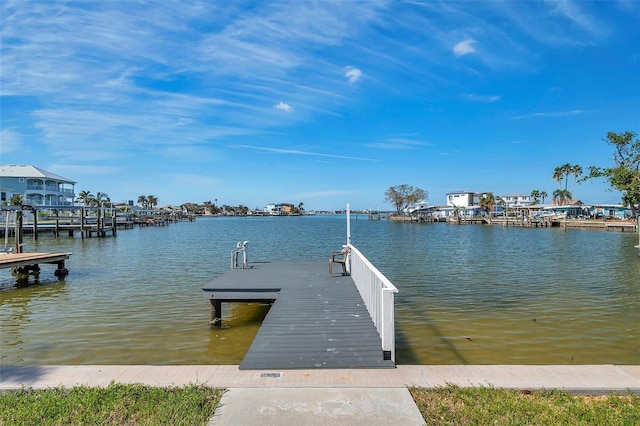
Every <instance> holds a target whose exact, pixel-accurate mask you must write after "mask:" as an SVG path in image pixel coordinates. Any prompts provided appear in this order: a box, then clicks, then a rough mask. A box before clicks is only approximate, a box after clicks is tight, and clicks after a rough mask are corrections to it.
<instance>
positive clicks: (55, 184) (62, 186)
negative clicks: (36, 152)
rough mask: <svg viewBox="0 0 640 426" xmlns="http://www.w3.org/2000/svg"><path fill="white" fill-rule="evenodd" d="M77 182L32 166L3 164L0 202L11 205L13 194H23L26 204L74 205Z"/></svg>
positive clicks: (0, 181) (0, 177)
mask: <svg viewBox="0 0 640 426" xmlns="http://www.w3.org/2000/svg"><path fill="white" fill-rule="evenodd" d="M75 184H76V182H74V181H72V180H71V179H67V178H65V177H62V176H59V175H56V174H54V173H51V172H48V171H46V170H42V169H40V168H38V167H35V166H31V165H25V164H11V165H4V166H0V203H2V204H8V203H9V201H10V200H11V197H12V196H13V195H21V196H22V201H23V203H24V204H30V205H33V206H72V205H73V200H74V199H75V196H76V194H75V189H74V186H75Z"/></svg>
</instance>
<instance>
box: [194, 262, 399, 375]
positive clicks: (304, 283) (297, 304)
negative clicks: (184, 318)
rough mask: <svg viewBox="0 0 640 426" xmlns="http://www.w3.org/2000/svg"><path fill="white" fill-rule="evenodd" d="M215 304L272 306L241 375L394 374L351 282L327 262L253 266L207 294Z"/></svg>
mask: <svg viewBox="0 0 640 426" xmlns="http://www.w3.org/2000/svg"><path fill="white" fill-rule="evenodd" d="M202 290H203V291H204V295H205V298H206V299H208V300H210V301H211V302H212V304H213V302H243V301H244V302H259V301H269V302H273V306H272V307H271V309H270V310H269V313H268V314H267V316H266V317H265V319H264V321H263V323H262V326H261V327H260V330H259V331H258V334H257V335H256V337H255V339H254V341H253V343H252V344H251V347H250V348H249V351H248V352H247V354H246V355H245V357H244V359H243V361H242V362H241V363H240V369H241V370H253V369H301V368H305V369H314V368H394V367H395V365H394V363H393V362H392V361H391V360H385V359H384V356H383V350H382V342H381V338H380V335H379V334H378V332H377V330H376V328H375V326H374V324H373V321H372V319H371V317H370V315H369V312H368V311H367V308H366V307H365V304H364V302H363V300H362V298H361V296H360V294H359V293H358V290H357V288H356V286H355V284H354V283H353V280H352V279H351V277H349V276H340V275H334V276H333V277H329V270H328V264H327V263H325V262H274V263H270V262H269V263H251V264H250V267H249V268H248V269H235V270H231V271H229V272H227V273H225V274H224V275H222V276H220V277H219V278H217V279H215V280H214V281H213V282H211V283H210V284H208V285H207V286H206V287H204V288H203V289H202Z"/></svg>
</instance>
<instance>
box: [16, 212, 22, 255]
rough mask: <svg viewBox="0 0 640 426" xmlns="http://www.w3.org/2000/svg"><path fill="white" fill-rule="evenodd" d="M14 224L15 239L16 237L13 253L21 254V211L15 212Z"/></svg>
mask: <svg viewBox="0 0 640 426" xmlns="http://www.w3.org/2000/svg"><path fill="white" fill-rule="evenodd" d="M15 218H16V223H15V237H16V250H15V251H14V253H22V250H23V249H22V238H23V236H24V234H23V233H22V222H23V217H22V210H16V216H15Z"/></svg>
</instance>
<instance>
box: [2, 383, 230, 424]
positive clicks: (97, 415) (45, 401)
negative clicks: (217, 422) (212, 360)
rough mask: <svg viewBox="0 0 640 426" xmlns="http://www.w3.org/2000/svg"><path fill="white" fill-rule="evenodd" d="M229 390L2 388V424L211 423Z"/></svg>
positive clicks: (124, 387) (110, 386) (191, 388)
mask: <svg viewBox="0 0 640 426" xmlns="http://www.w3.org/2000/svg"><path fill="white" fill-rule="evenodd" d="M223 393H224V391H223V390H219V389H211V388H207V387H204V386H199V385H189V386H186V387H182V388H156V387H151V386H144V385H121V384H111V385H109V386H108V387H106V388H89V387H85V386H78V387H74V388H72V389H70V390H64V389H62V388H53V389H47V390H32V389H21V390H18V391H9V392H4V393H1V394H0V425H3V426H4V425H88V424H90V425H189V426H191V425H206V424H207V422H208V421H209V418H210V417H211V416H212V415H213V413H214V411H215V408H216V406H217V405H218V401H219V400H220V397H221V396H222V394H223Z"/></svg>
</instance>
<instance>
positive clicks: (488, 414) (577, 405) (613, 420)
mask: <svg viewBox="0 0 640 426" xmlns="http://www.w3.org/2000/svg"><path fill="white" fill-rule="evenodd" d="M409 390H410V392H411V394H412V395H413V399H414V400H415V401H416V404H417V405H418V408H419V409H420V411H421V412H422V416H423V417H424V420H425V423H426V424H428V425H429V426H433V425H603V426H605V425H606V426H612V425H629V426H631V425H640V396H638V395H610V396H572V395H570V394H568V393H566V392H561V391H557V390H549V391H517V390H505V389H496V388H487V387H478V388H461V387H458V386H454V385H449V386H446V387H439V388H435V389H422V388H410V389H409ZM223 393H224V390H220V389H212V388H207V387H205V386H201V385H189V386H185V387H182V388H156V387H151V386H144V385H121V384H111V385H109V386H108V387H107V388H89V387H85V386H78V387H74V388H72V389H70V390H64V389H62V388H54V389H47V390H32V389H21V390H18V391H8V392H4V393H0V425H2V426H4V425H87V424H91V425H189V426H191V425H206V424H207V422H208V421H209V419H210V418H211V416H213V413H214V411H215V408H216V406H217V405H218V402H219V400H220V397H221V396H222V394H223Z"/></svg>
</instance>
